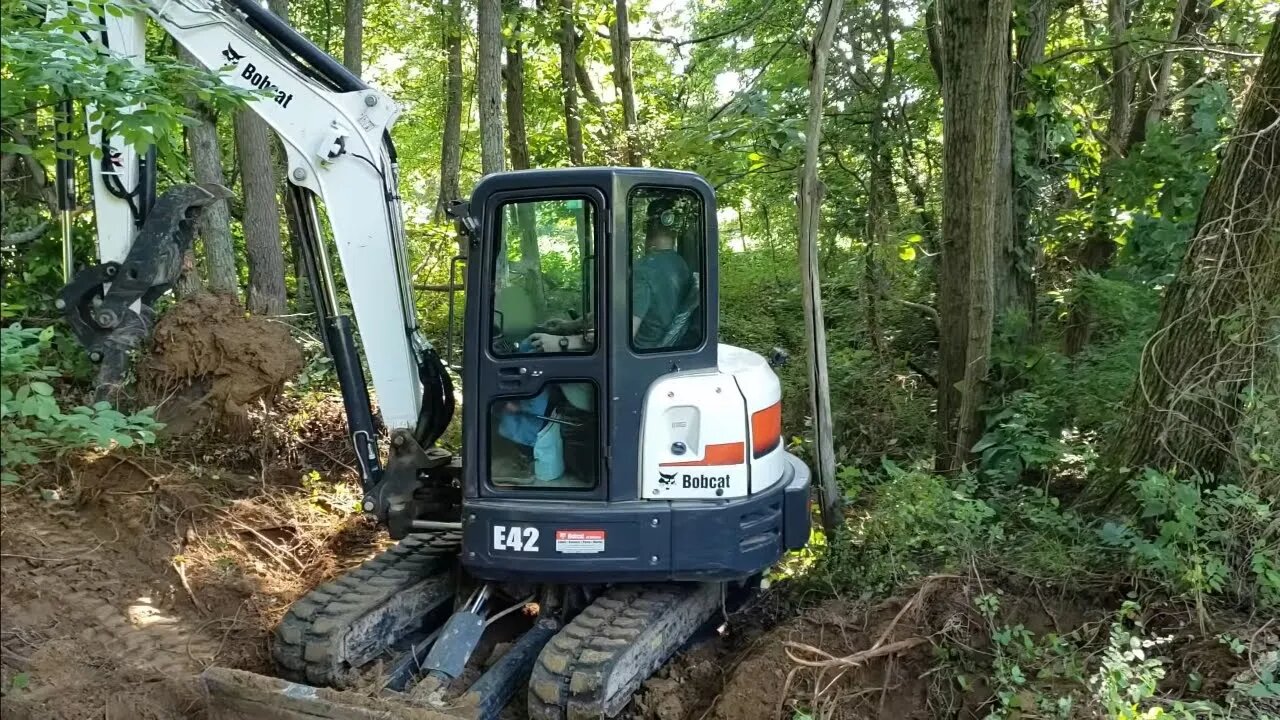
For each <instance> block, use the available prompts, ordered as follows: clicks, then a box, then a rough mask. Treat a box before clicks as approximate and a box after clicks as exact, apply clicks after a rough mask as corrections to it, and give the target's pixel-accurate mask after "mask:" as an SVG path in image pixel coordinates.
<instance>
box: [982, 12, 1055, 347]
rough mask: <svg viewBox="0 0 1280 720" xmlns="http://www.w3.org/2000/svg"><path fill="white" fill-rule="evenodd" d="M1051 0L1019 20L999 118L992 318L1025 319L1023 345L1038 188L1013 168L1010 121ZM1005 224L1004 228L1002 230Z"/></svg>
mask: <svg viewBox="0 0 1280 720" xmlns="http://www.w3.org/2000/svg"><path fill="white" fill-rule="evenodd" d="M1053 3H1054V0H1031V2H1030V3H1029V4H1028V5H1027V6H1026V13H1025V16H1024V17H1020V18H1019V20H1020V22H1019V23H1017V27H1018V31H1019V32H1018V34H1017V38H1016V43H1015V45H1016V49H1017V52H1016V55H1015V56H1014V59H1015V62H1014V64H1013V66H1012V67H1011V71H1010V90H1009V94H1008V96H1007V102H1009V105H1008V108H1007V111H1005V112H1002V113H1001V114H1000V123H1001V127H1000V149H999V154H998V156H997V163H998V166H999V169H998V172H999V173H1000V174H1001V176H1002V177H1006V178H1008V180H1009V183H1010V185H1009V190H1008V192H1006V193H1001V194H1002V195H1003V196H1004V198H1005V199H1003V200H1002V202H1001V206H1000V207H999V214H998V215H997V216H996V222H997V232H996V239H997V245H996V248H997V256H996V268H997V271H996V316H997V318H1001V317H1012V316H1013V315H1015V314H1020V315H1022V316H1023V317H1024V318H1025V324H1024V325H1023V326H1022V327H1023V332H1022V333H1021V334H1020V337H1021V339H1022V341H1023V342H1029V341H1030V340H1031V331H1032V329H1033V327H1034V324H1035V320H1036V316H1035V308H1036V286H1035V276H1034V274H1033V273H1034V270H1035V265H1036V258H1037V256H1038V255H1039V247H1038V243H1037V241H1036V239H1035V238H1034V237H1032V233H1031V219H1030V218H1031V208H1032V206H1033V205H1034V203H1035V200H1036V197H1037V196H1038V194H1039V188H1038V187H1037V186H1035V185H1033V184H1032V182H1031V180H1030V179H1029V178H1022V177H1019V175H1018V173H1017V172H1016V170H1015V169H1014V164H1013V123H1014V119H1015V118H1016V117H1017V115H1018V113H1019V112H1021V111H1022V109H1023V108H1024V107H1025V106H1026V104H1027V103H1028V102H1030V99H1029V97H1028V92H1027V84H1026V79H1027V75H1028V74H1029V73H1030V72H1031V70H1032V68H1034V67H1035V66H1036V65H1037V64H1039V63H1040V61H1041V60H1042V59H1044V48H1045V43H1046V42H1047V40H1048V31H1049V11H1050V10H1051V9H1052V6H1053ZM1031 144H1032V152H1033V155H1032V157H1031V158H1030V161H1031V162H1033V163H1038V162H1039V159H1040V153H1039V152H1038V148H1039V147H1040V145H1041V138H1040V137H1038V136H1033V137H1032V138H1031ZM1006 223H1007V227H1006Z"/></svg>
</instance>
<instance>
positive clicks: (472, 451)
mask: <svg viewBox="0 0 1280 720" xmlns="http://www.w3.org/2000/svg"><path fill="white" fill-rule="evenodd" d="M608 212H609V208H608V204H607V202H606V199H605V194H604V193H603V192H601V191H600V190H599V189H597V188H595V187H591V186H576V187H575V186H570V187H557V188H539V189H536V190H529V189H522V190H508V191H502V190H497V191H495V192H494V193H493V194H491V195H489V196H488V197H487V198H485V199H484V204H483V210H482V221H481V222H482V232H481V233H480V237H481V241H480V247H478V248H476V247H473V249H472V260H471V262H470V263H469V270H468V287H467V294H468V301H469V304H470V305H471V306H470V307H468V312H467V315H468V319H469V323H468V325H469V329H468V334H469V338H468V340H469V341H470V349H469V351H468V353H469V354H470V355H471V356H472V357H471V360H472V362H468V363H466V365H467V370H466V374H467V375H468V376H469V377H467V378H465V379H467V380H470V382H467V383H465V387H464V397H463V406H464V417H465V418H466V421H465V422H464V425H463V434H464V445H465V446H466V456H467V465H468V472H467V487H466V491H467V494H468V495H469V496H471V497H511V498H529V499H534V498H536V499H547V500H549V499H569V498H572V499H575V500H590V499H603V498H605V497H607V495H608V485H609V483H608V477H607V473H608V467H607V462H606V454H607V453H606V450H605V446H606V444H607V437H608V433H607V427H608V426H607V421H608V417H607V416H608V412H607V411H608V405H609V403H608V397H609V393H608V387H609V386H608V377H607V372H608V364H607V363H606V362H605V356H606V352H605V347H606V345H605V342H604V339H605V338H606V337H607V336H608V335H607V333H608V327H607V318H606V317H605V315H606V313H604V312H603V301H602V298H603V297H604V292H605V291H606V288H607V286H608V282H607V278H606V277H605V273H604V272H602V270H603V268H604V267H606V265H605V255H606V254H607V253H606V248H607V246H608V243H607V242H606V223H605V219H606V218H607V217H608ZM477 251H478V252H477ZM477 290H478V292H477Z"/></svg>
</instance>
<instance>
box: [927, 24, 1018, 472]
mask: <svg viewBox="0 0 1280 720" xmlns="http://www.w3.org/2000/svg"><path fill="white" fill-rule="evenodd" d="M1010 4H1011V0H991V1H990V2H988V1H987V0H943V2H942V3H941V13H940V24H941V26H942V27H941V36H942V37H941V40H942V43H941V46H942V47H941V50H942V52H941V56H942V57H941V61H942V68H943V82H942V97H943V123H942V125H943V165H944V166H945V177H944V181H943V203H942V204H943V214H942V238H943V247H942V258H941V260H942V262H941V264H940V267H939V271H940V272H939V277H938V286H939V287H938V313H939V316H940V321H941V337H940V338H939V339H940V343H941V348H940V351H941V364H940V367H939V375H940V377H939V381H938V385H939V387H938V430H939V433H938V438H939V448H938V463H937V464H938V467H939V469H940V470H942V471H945V472H951V471H955V470H958V469H959V468H961V467H962V466H963V465H964V464H965V462H966V461H967V459H968V455H969V450H970V448H971V447H973V445H974V443H975V442H976V441H977V439H978V437H979V435H980V434H981V431H982V418H981V415H980V413H979V409H980V408H981V406H982V402H983V397H984V390H985V382H986V374H987V367H988V364H989V355H990V350H991V334H992V319H993V313H994V304H995V297H994V293H995V287H994V278H993V265H994V253H995V247H994V244H995V243H994V236H995V231H996V215H995V213H996V208H997V206H998V205H1000V203H999V193H1001V192H1008V189H1009V185H1008V181H1007V179H1006V178H1005V177H1003V176H998V175H997V154H998V150H999V145H1000V139H999V133H1000V132H1001V127H1002V126H1001V122H1000V114H1001V112H1002V111H1003V112H1004V114H1007V108H1006V107H1005V102H1006V101H1005V100H1004V99H1003V98H1005V97H1006V96H1007V93H1008V91H1009V84H1008V77H1009V76H1008V62H1009V19H1010V10H1011V8H1010Z"/></svg>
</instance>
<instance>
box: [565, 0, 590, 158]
mask: <svg viewBox="0 0 1280 720" xmlns="http://www.w3.org/2000/svg"><path fill="white" fill-rule="evenodd" d="M573 8H574V0H560V35H559V42H560V92H561V94H562V95H563V97H564V134H565V138H566V140H568V143H569V162H570V163H572V164H573V165H582V164H583V163H584V157H585V155H586V153H585V151H584V150H583V146H582V115H581V109H580V108H579V107H578V81H577V75H576V74H575V73H576V72H577V68H576V55H577V53H576V51H575V50H574V44H575V42H574V41H575V37H574V29H573Z"/></svg>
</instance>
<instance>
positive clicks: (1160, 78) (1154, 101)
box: [1146, 0, 1189, 132]
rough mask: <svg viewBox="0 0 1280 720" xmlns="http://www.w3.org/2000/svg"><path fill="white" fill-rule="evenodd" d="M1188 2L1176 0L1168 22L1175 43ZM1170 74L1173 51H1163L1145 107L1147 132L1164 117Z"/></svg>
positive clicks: (1179, 34) (1170, 36)
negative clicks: (1146, 106)
mask: <svg viewBox="0 0 1280 720" xmlns="http://www.w3.org/2000/svg"><path fill="white" fill-rule="evenodd" d="M1188 2H1189V0H1178V7H1177V9H1176V10H1174V11H1173V22H1172V23H1171V24H1170V27H1171V28H1172V29H1171V30H1170V31H1169V40H1170V41H1171V42H1175V43H1176V42H1177V41H1178V38H1180V37H1182V18H1183V17H1185V16H1186V14H1187V5H1188ZM1172 74H1173V53H1165V54H1164V57H1162V58H1160V69H1159V70H1158V71H1156V83H1155V89H1154V90H1153V91H1152V94H1151V106H1150V107H1149V108H1147V117H1146V126H1147V128H1146V129H1147V132H1151V130H1152V129H1154V128H1155V126H1156V125H1157V124H1159V123H1160V121H1161V120H1162V119H1164V113H1165V111H1166V110H1167V109H1168V108H1169V77H1170V75H1172Z"/></svg>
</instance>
